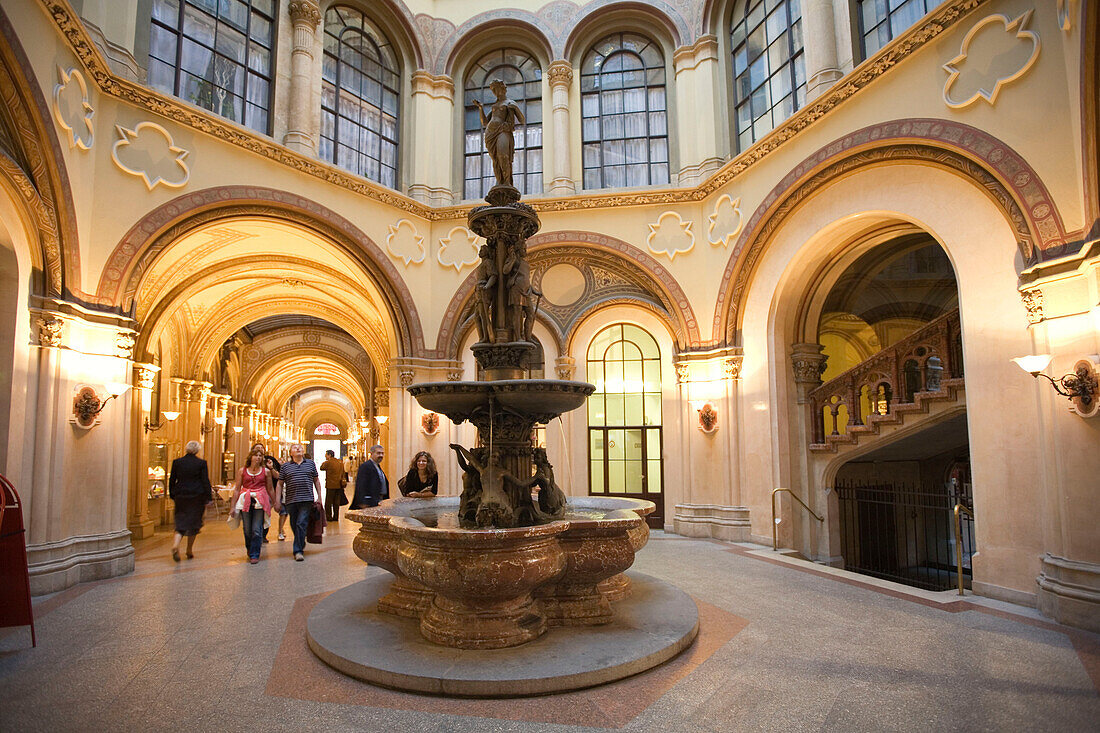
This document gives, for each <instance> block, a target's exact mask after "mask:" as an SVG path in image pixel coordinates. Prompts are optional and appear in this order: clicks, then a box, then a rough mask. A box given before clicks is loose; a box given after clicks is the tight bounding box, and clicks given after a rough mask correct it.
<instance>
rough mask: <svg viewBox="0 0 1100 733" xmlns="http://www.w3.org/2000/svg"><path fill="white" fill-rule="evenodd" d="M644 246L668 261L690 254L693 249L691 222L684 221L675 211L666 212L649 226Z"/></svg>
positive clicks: (693, 239)
mask: <svg viewBox="0 0 1100 733" xmlns="http://www.w3.org/2000/svg"><path fill="white" fill-rule="evenodd" d="M646 246H648V247H649V250H650V251H651V252H653V253H654V254H658V255H665V256H666V257H668V258H669V259H670V260H671V259H673V258H675V257H676V255H678V254H684V253H687V252H690V251H691V250H692V248H694V247H695V234H694V233H692V231H691V222H690V221H684V220H683V219H681V218H680V215H679V214H678V213H676V212H675V211H666V212H665V213H663V214H661V215H660V216H659V217H657V222H656V223H655V224H650V225H649V236H648V237H647V238H646Z"/></svg>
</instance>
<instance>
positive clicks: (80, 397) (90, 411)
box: [73, 382, 130, 428]
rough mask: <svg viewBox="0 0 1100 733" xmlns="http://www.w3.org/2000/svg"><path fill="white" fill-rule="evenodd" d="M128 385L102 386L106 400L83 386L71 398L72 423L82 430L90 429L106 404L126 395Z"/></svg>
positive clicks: (112, 383)
mask: <svg viewBox="0 0 1100 733" xmlns="http://www.w3.org/2000/svg"><path fill="white" fill-rule="evenodd" d="M128 389H130V385H128V384H123V383H121V382H111V383H110V384H105V385H103V391H104V392H106V393H107V398H106V399H103V398H101V397H100V396H99V395H98V394H97V393H96V391H95V389H93V388H92V387H88V386H86V385H85V386H83V387H81V388H80V389H79V390H78V391H77V393H76V397H74V398H73V422H74V423H76V424H77V425H79V426H80V427H82V428H90V427H92V426H94V425H95V424H96V418H97V417H99V413H101V412H103V408H104V407H105V406H106V405H107V403H108V402H110V401H111V400H113V399H114V398H115V397H118V396H119V395H123V394H125V393H126V390H128Z"/></svg>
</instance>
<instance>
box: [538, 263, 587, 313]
mask: <svg viewBox="0 0 1100 733" xmlns="http://www.w3.org/2000/svg"><path fill="white" fill-rule="evenodd" d="M582 295H584V273H583V272H581V271H580V270H578V269H577V268H576V267H574V266H573V265H568V264H565V263H562V264H560V265H554V266H553V267H551V268H550V269H549V270H547V271H546V272H545V273H544V274H543V276H542V297H544V298H546V300H547V302H550V303H553V304H554V305H572V304H573V303H576V302H577V301H578V300H580V298H581V296H582Z"/></svg>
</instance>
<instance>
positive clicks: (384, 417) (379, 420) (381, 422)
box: [374, 415, 390, 425]
mask: <svg viewBox="0 0 1100 733" xmlns="http://www.w3.org/2000/svg"><path fill="white" fill-rule="evenodd" d="M374 419H375V421H376V422H377V423H378V424H379V425H385V424H386V421H387V420H389V419H390V416H389V415H375V416H374Z"/></svg>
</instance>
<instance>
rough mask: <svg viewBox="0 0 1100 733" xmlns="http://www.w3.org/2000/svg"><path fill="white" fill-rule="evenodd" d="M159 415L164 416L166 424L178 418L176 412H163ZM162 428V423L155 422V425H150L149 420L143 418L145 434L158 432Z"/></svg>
mask: <svg viewBox="0 0 1100 733" xmlns="http://www.w3.org/2000/svg"><path fill="white" fill-rule="evenodd" d="M160 414H161V415H163V416H164V419H165V420H166V421H167V422H172V421H173V420H175V419H176V418H177V417H179V416H180V414H179V413H178V412H176V411H175V410H164V411H162V412H161V413H160ZM163 427H164V423H162V422H160V421H157V422H155V423H151V422H149V418H145V432H147V433H151V432H153V431H154V430H160V429H161V428H163Z"/></svg>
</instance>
